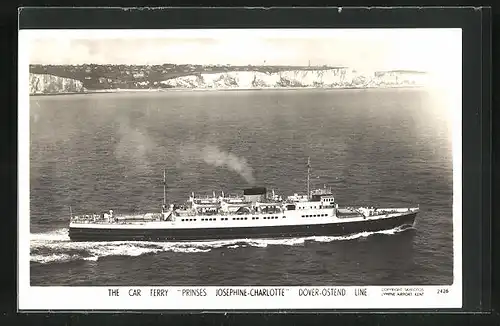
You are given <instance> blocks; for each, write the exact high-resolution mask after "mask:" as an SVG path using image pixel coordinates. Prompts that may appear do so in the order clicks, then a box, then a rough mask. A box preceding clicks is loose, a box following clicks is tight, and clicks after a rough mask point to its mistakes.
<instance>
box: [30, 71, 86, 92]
mask: <svg viewBox="0 0 500 326" xmlns="http://www.w3.org/2000/svg"><path fill="white" fill-rule="evenodd" d="M29 91H30V95H33V94H64V93H83V92H85V88H84V87H83V83H82V82H81V81H79V80H76V79H71V78H64V77H59V76H54V75H48V74H33V73H30V76H29Z"/></svg>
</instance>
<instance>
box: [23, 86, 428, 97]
mask: <svg viewBox="0 0 500 326" xmlns="http://www.w3.org/2000/svg"><path fill="white" fill-rule="evenodd" d="M423 87H424V86H421V85H388V86H358V87H356V86H350V87H324V88H322V87H262V88H257V87H255V88H153V89H139V88H138V89H134V88H132V89H105V90H88V91H85V92H67V93H63V92H60V93H33V94H30V96H55V95H86V94H109V93H158V92H165V93H166V92H226V91H233V92H234V91H277V90H279V91H281V90H284V91H286V90H313V89H314V90H346V89H357V90H359V89H390V88H423Z"/></svg>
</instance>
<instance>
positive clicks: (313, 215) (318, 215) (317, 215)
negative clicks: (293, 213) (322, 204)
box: [302, 214, 328, 217]
mask: <svg viewBox="0 0 500 326" xmlns="http://www.w3.org/2000/svg"><path fill="white" fill-rule="evenodd" d="M324 216H328V214H312V215H302V217H324Z"/></svg>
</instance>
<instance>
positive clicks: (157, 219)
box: [69, 160, 419, 242]
mask: <svg viewBox="0 0 500 326" xmlns="http://www.w3.org/2000/svg"><path fill="white" fill-rule="evenodd" d="M310 168H311V166H310V162H309V160H308V163H307V193H306V194H303V195H301V194H297V193H296V194H293V195H291V196H288V197H286V198H283V197H281V196H280V195H277V194H275V192H274V191H271V192H269V193H268V191H267V189H266V188H263V187H253V188H248V189H244V190H243V193H242V194H239V195H232V196H231V195H225V194H224V192H221V193H220V194H219V195H218V196H217V195H216V194H215V192H213V193H212V195H211V196H197V195H195V194H194V193H191V195H190V196H189V199H188V200H187V201H186V202H185V203H183V204H181V205H179V204H170V205H167V198H166V197H167V196H166V174H165V171H163V205H162V209H161V212H158V213H147V214H144V215H140V216H137V215H135V216H127V215H119V214H115V213H114V212H113V210H109V211H107V212H106V213H102V214H88V215H81V216H73V214H72V213H71V209H70V225H69V237H70V239H71V240H72V241H172V242H178V241H214V240H236V239H252V238H253V239H280V238H296V237H311V236H346V235H351V234H356V233H361V232H377V231H384V230H391V229H395V228H398V227H401V228H404V227H408V228H411V227H413V226H414V223H415V219H416V216H417V213H418V212H419V207H418V206H417V207H406V208H375V207H358V208H355V207H339V205H338V204H337V202H336V201H335V197H334V195H333V192H332V189H331V188H327V187H326V186H325V187H324V188H320V189H314V190H310Z"/></svg>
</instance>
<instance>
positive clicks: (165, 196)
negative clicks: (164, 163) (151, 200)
mask: <svg viewBox="0 0 500 326" xmlns="http://www.w3.org/2000/svg"><path fill="white" fill-rule="evenodd" d="M165 207H167V175H166V172H165V169H163V208H165Z"/></svg>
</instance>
